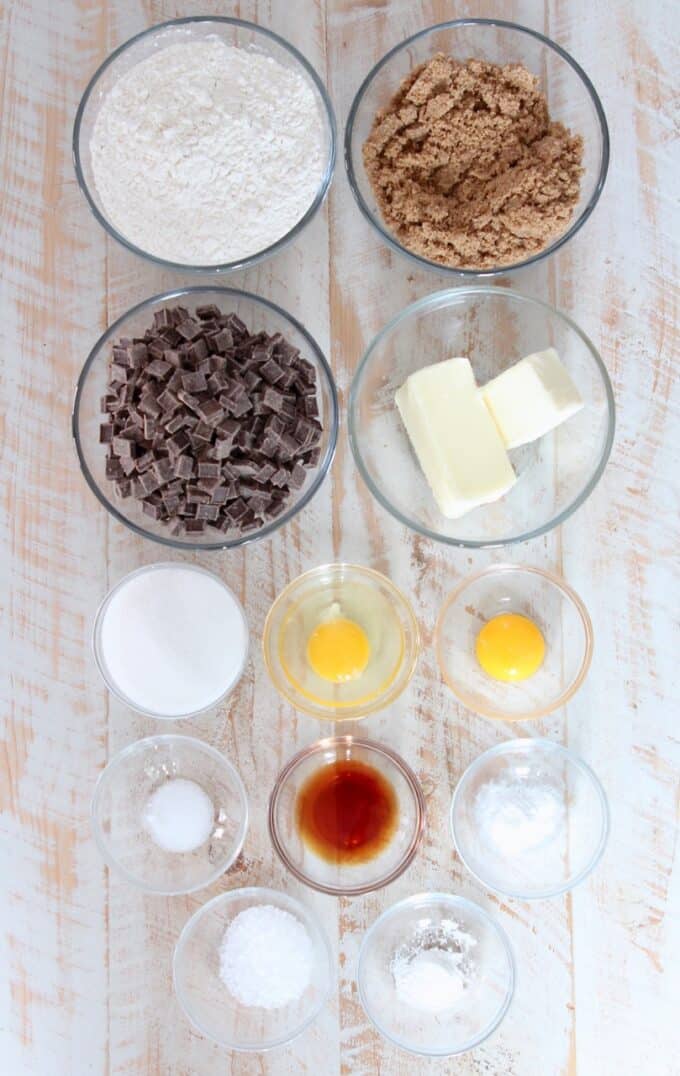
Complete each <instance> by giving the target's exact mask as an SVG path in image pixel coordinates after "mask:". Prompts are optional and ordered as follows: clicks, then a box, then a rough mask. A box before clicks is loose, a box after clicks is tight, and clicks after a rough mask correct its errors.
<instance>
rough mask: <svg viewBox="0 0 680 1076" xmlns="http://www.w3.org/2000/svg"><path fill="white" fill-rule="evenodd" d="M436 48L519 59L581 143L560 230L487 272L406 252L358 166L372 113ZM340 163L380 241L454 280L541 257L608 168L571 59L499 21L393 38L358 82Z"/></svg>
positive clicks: (463, 55)
mask: <svg viewBox="0 0 680 1076" xmlns="http://www.w3.org/2000/svg"><path fill="white" fill-rule="evenodd" d="M438 52H442V53H444V54H445V55H446V56H452V57H454V59H456V60H459V61H465V60H467V59H469V58H470V57H473V58H475V59H481V60H486V61H487V62H490V63H495V64H508V63H515V64H523V65H524V67H526V68H527V69H528V70H529V71H531V73H532V74H534V75H537V76H538V78H539V81H540V85H541V89H542V90H543V91H544V92H545V93H546V96H547V99H548V107H549V109H550V115H551V118H552V119H553V120H558V121H560V122H562V123H563V124H564V125H565V126H566V127H568V128H570V129H571V130H572V132H573V133H574V134H580V135H581V136H582V138H583V143H584V154H583V169H584V174H583V176H582V179H581V192H580V197H579V201H578V204H577V205H576V207H575V209H574V212H573V214H572V217H571V220H570V221H569V224H568V226H567V228H566V229H565V231H564V232H563V234H561V235H558V236H557V237H556V238H554V239H553V240H552V241H551V242H550V243H549V244H548V245H547V246H546V247H545V248H544V249H543V250H541V251H539V252H538V253H536V254H534V255H532V256H531V257H529V258H526V259H524V260H523V261H520V262H516V263H514V264H509V265H498V266H495V267H494V268H492V269H487V270H479V269H461V268H459V267H457V266H453V265H451V266H444V265H441V264H439V263H438V262H433V261H429V260H428V259H427V258H424V257H421V256H420V255H419V254H414V253H413V252H412V251H410V250H407V248H406V247H404V246H403V245H402V243H401V242H400V241H399V239H398V238H397V237H396V236H395V235H394V233H393V232H392V231H391V229H390V228H389V226H388V225H387V224H386V223H385V221H384V220H383V219H382V215H381V213H380V210H379V208H378V205H377V203H376V199H375V196H374V194H373V189H372V187H371V184H370V181H369V179H368V176H367V175H366V170H365V168H364V162H363V156H362V148H363V145H364V142H365V141H366V139H367V137H368V135H369V133H370V131H371V127H372V126H373V121H374V119H375V115H376V112H378V110H379V109H382V108H385V106H386V105H387V104H388V103H389V101H390V99H391V98H392V96H393V95H394V94H395V93H396V91H397V90H398V88H399V85H400V83H401V82H402V80H403V79H404V78H405V77H406V76H407V75H408V74H409V72H411V71H412V70H413V69H414V68H415V67H417V66H419V65H420V64H423V63H425V62H426V61H427V60H430V59H431V58H432V57H433V56H434V55H435V54H436V53H438ZM345 165H346V168H347V176H348V178H349V183H350V187H351V189H352V193H353V194H354V197H355V199H356V202H357V204H358V206H359V209H360V210H361V212H362V213H363V215H364V217H365V218H366V220H368V221H369V223H370V224H371V225H372V226H373V227H374V228H375V229H376V231H377V232H378V234H379V235H380V237H381V239H383V240H384V242H386V243H387V244H388V245H389V246H390V247H392V248H393V249H394V250H397V251H399V253H400V254H404V255H406V257H407V258H409V259H410V260H411V261H412V262H413V263H414V264H416V265H419V266H421V267H425V268H428V269H434V270H436V271H437V272H438V273H447V274H449V275H457V276H460V277H478V278H479V277H493V276H497V275H498V274H500V273H507V272H508V270H511V269H522V268H524V267H525V266H527V265H531V264H533V263H534V262H538V261H542V260H543V258H547V257H548V256H549V255H550V254H552V253H554V251H556V250H558V249H559V248H560V247H561V246H563V245H564V244H565V243H567V242H568V241H569V239H571V237H572V236H573V235H576V233H577V232H578V231H579V229H580V228H581V227H582V226H583V224H584V223H585V222H586V220H587V219H588V217H589V216H590V214H591V213H592V211H593V209H594V208H595V206H596V204H597V201H598V199H599V197H600V194H601V193H602V188H603V187H604V182H605V179H606V176H607V169H608V167H609V131H608V129H607V121H606V118H605V114H604V111H603V108H602V105H601V103H600V99H599V97H598V95H597V93H596V91H595V88H594V86H593V84H592V82H591V81H590V79H589V78H588V76H587V75H586V73H585V71H583V69H582V68H581V67H579V65H578V64H577V63H576V61H575V60H574V59H573V58H572V57H571V56H570V55H569V54H568V53H567V52H565V51H564V49H562V48H560V46H559V45H557V44H556V43H555V42H554V41H550V40H549V39H548V38H547V37H545V36H544V35H543V34H540V33H538V32H537V31H536V30H530V29H528V27H526V26H518V25H516V24H515V23H511V22H504V21H503V20H501V19H456V20H454V21H452V22H444V23H441V24H440V25H438V26H430V27H428V28H427V29H425V30H421V31H420V32H419V33H417V34H414V35H413V37H409V38H407V39H406V40H405V41H402V42H400V43H399V44H398V45H396V46H395V48H393V49H391V51H390V52H388V53H387V55H385V56H383V58H382V59H381V60H380V61H379V62H378V63H377V64H376V65H375V67H374V68H373V70H372V71H370V72H369V74H368V75H367V76H366V78H365V80H364V82H363V83H362V84H361V86H360V87H359V90H358V91H357V94H356V97H355V98H354V101H353V103H352V107H351V109H350V113H349V118H348V120H347V128H346V131H345Z"/></svg>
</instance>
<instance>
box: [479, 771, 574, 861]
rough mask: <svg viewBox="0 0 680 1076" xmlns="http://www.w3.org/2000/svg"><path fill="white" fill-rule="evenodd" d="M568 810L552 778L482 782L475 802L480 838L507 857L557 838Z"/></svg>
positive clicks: (528, 850)
mask: <svg viewBox="0 0 680 1076" xmlns="http://www.w3.org/2000/svg"><path fill="white" fill-rule="evenodd" d="M565 810H566V808H565V803H564V794H563V792H562V790H561V789H560V788H558V787H556V786H555V785H554V784H553V783H552V782H551V781H549V780H543V781H541V780H538V781H536V783H529V782H528V781H523V780H522V779H521V778H513V777H508V776H502V777H499V778H497V779H495V780H493V781H488V782H487V783H486V784H484V785H482V786H481V787H480V788H479V789H478V791H477V794H476V796H475V801H474V813H475V823H476V827H477V834H478V837H479V839H480V840H481V841H482V842H483V843H484V844H485V845H486V846H487V847H489V848H491V849H492V850H493V852H494V854H496V855H501V856H504V857H507V858H512V857H515V856H521V855H523V854H525V853H530V852H533V851H535V850H537V849H539V848H541V847H542V846H543V845H545V844H546V842H549V841H551V840H553V839H554V838H555V835H556V834H558V833H560V832H561V831H562V829H563V826H564V818H565Z"/></svg>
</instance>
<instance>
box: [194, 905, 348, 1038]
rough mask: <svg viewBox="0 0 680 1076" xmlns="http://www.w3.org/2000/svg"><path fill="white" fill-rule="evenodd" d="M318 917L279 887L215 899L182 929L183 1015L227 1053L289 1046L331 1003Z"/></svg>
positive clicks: (328, 958) (329, 963)
mask: <svg viewBox="0 0 680 1076" xmlns="http://www.w3.org/2000/svg"><path fill="white" fill-rule="evenodd" d="M333 973H334V968H333V957H332V953H331V948H330V944H329V942H328V938H327V937H326V934H325V932H324V930H323V928H322V926H321V924H320V922H319V921H318V919H317V916H316V915H315V914H314V912H313V911H312V910H311V908H309V907H307V905H305V904H303V903H302V902H301V901H299V900H296V899H295V898H294V897H291V896H289V895H288V894H287V893H282V892H281V891H279V890H276V889H267V888H260V887H255V886H251V887H247V888H244V889H233V890H231V891H230V892H228V893H220V895H219V896H217V897H215V898H214V899H213V900H210V901H208V903H207V904H204V905H203V907H201V908H199V909H198V911H196V912H195V913H194V914H193V915H192V917H191V918H190V919H189V921H188V922H187V924H186V926H185V927H184V930H183V931H182V933H181V935H180V937H179V940H178V942H177V945H176V947H175V954H174V958H173V981H174V986H175V994H176V995H177V1000H178V1001H179V1004H180V1006H181V1008H182V1011H183V1012H184V1015H185V1016H186V1017H187V1019H188V1020H190V1022H191V1023H192V1024H193V1026H194V1027H195V1028H197V1030H198V1031H200V1032H201V1034H203V1035H207V1036H208V1037H209V1038H211V1039H213V1040H214V1041H215V1042H218V1043H219V1044H220V1045H221V1046H224V1047H226V1048H227V1049H230V1050H252V1051H255V1052H260V1051H262V1050H269V1049H272V1048H274V1047H276V1046H282V1045H283V1044H284V1043H286V1042H290V1040H291V1039H293V1038H295V1036H296V1035H299V1034H300V1033H301V1032H302V1031H304V1030H305V1028H306V1027H308V1026H309V1025H310V1024H311V1023H312V1021H313V1020H315V1019H316V1017H317V1016H318V1015H319V1013H320V1012H321V1009H322V1008H323V1006H324V1005H325V1003H326V1001H327V1000H328V997H329V994H330V991H331V986H332V982H333V978H334V974H333Z"/></svg>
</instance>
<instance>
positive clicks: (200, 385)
mask: <svg viewBox="0 0 680 1076" xmlns="http://www.w3.org/2000/svg"><path fill="white" fill-rule="evenodd" d="M182 388H183V389H184V391H185V392H206V391H207V389H208V382H207V381H206V379H205V374H201V373H198V371H193V372H192V373H188V374H182ZM159 403H160V400H159Z"/></svg>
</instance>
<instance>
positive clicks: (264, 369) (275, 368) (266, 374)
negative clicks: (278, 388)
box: [260, 359, 284, 385]
mask: <svg viewBox="0 0 680 1076" xmlns="http://www.w3.org/2000/svg"><path fill="white" fill-rule="evenodd" d="M283 373H284V371H283V368H282V367H281V366H279V364H278V362H276V360H275V359H268V360H267V362H265V363H264V365H262V366H261V367H260V374H261V375H262V377H263V378H264V379H265V381H267V382H268V383H269V384H270V385H275V384H276V382H277V381H280V380H281V378H282V377H283Z"/></svg>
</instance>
